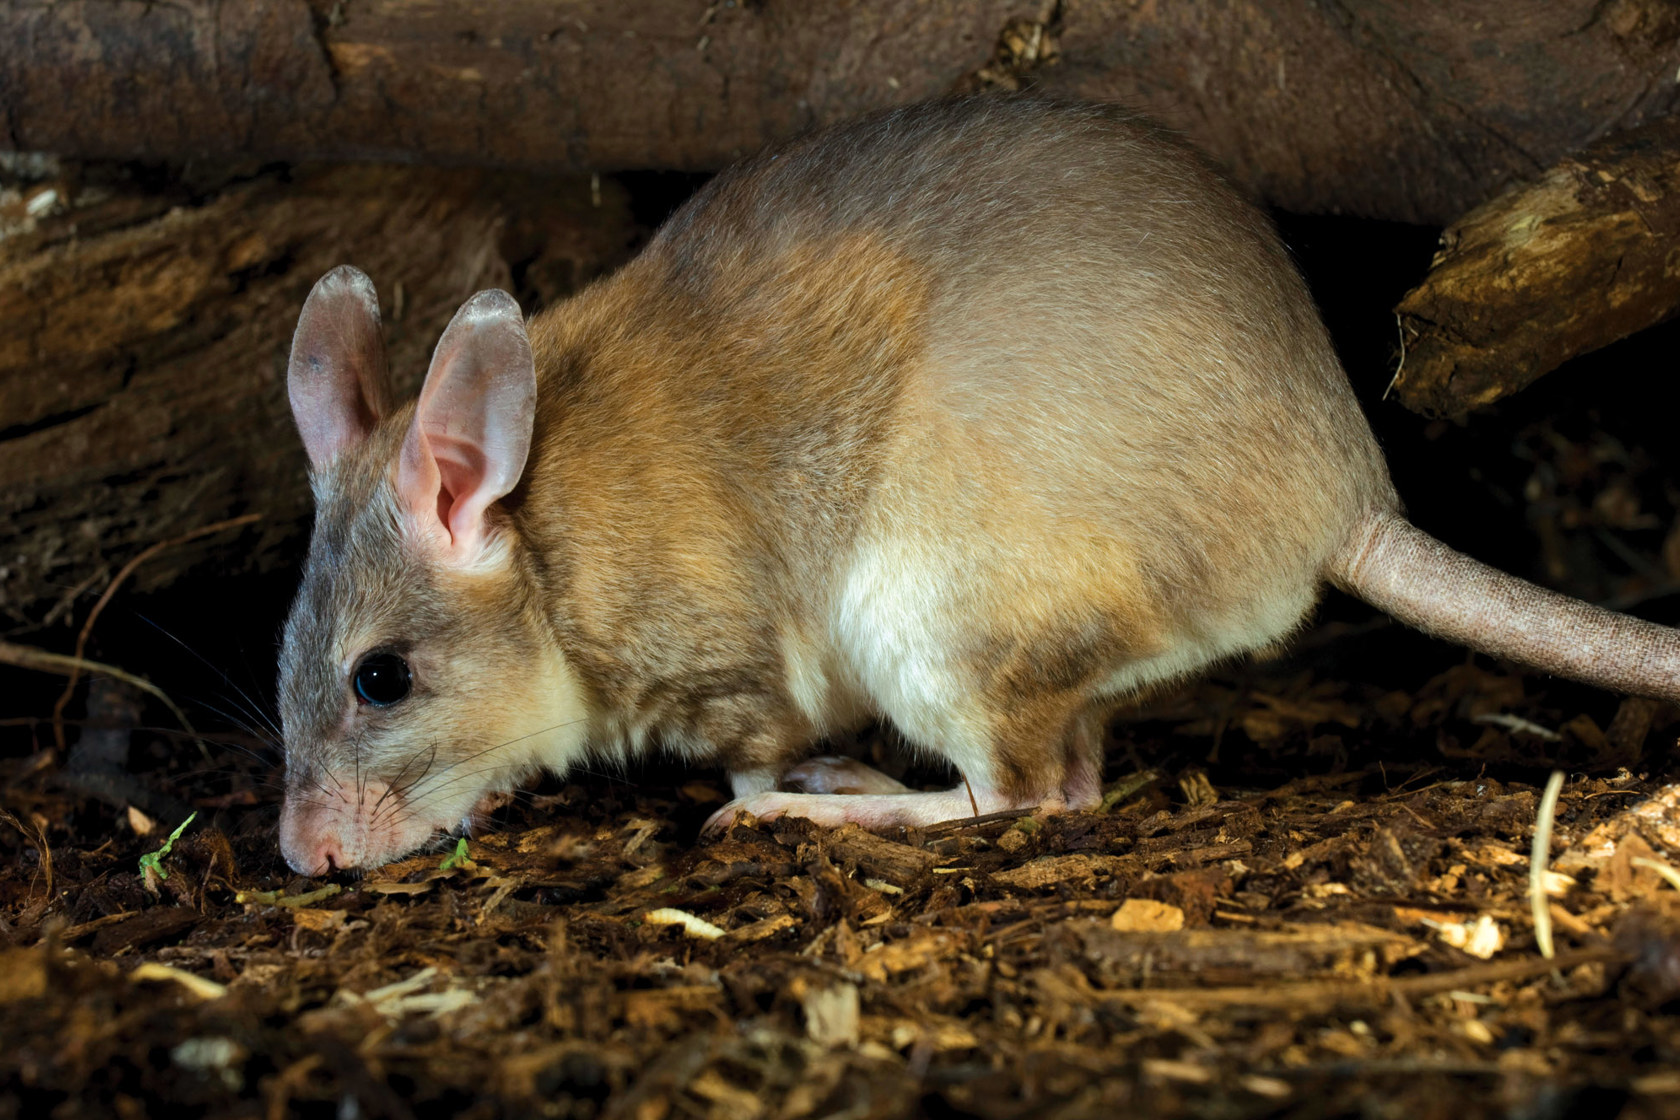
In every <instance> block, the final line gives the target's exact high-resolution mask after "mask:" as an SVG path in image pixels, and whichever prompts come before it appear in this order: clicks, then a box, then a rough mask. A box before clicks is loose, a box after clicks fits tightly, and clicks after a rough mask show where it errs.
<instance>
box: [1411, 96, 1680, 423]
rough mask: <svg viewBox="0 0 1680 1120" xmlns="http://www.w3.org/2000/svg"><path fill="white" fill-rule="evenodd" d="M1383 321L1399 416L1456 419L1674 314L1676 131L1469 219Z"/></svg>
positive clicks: (1591, 162) (1663, 126) (1632, 140)
mask: <svg viewBox="0 0 1680 1120" xmlns="http://www.w3.org/2000/svg"><path fill="white" fill-rule="evenodd" d="M1441 245H1442V247H1441V250H1440V251H1439V252H1438V253H1437V254H1436V256H1435V261H1434V264H1433V266H1432V267H1431V269H1430V271H1429V275H1428V276H1427V277H1425V278H1424V281H1423V283H1422V284H1420V285H1418V287H1416V288H1414V289H1413V290H1412V291H1410V292H1408V293H1407V295H1406V297H1405V299H1404V300H1402V301H1401V303H1400V306H1399V307H1398V308H1397V309H1396V310H1397V312H1398V314H1399V316H1400V330H1401V338H1402V341H1403V344H1404V360H1403V364H1402V366H1401V369H1400V372H1399V375H1398V377H1397V378H1396V380H1395V386H1394V387H1395V390H1396V391H1397V392H1398V393H1399V396H1400V400H1401V401H1402V402H1403V403H1404V404H1405V405H1406V407H1408V408H1410V409H1412V410H1414V411H1416V412H1423V413H1428V414H1431V415H1446V416H1459V415H1463V414H1464V413H1466V412H1469V411H1471V410H1473V409H1477V408H1481V407H1483V406H1485V405H1488V404H1491V403H1493V402H1494V401H1496V400H1499V399H1500V398H1501V397H1505V396H1508V395H1510V394H1511V393H1514V392H1516V391H1517V390H1519V389H1521V388H1523V387H1524V386H1526V385H1528V384H1529V383H1531V382H1532V381H1534V380H1535V379H1536V378H1538V377H1540V376H1541V375H1542V374H1545V373H1548V372H1550V371H1551V370H1553V369H1556V368H1557V367H1558V366H1560V365H1562V364H1563V363H1564V362H1566V361H1568V360H1569V359H1570V358H1573V357H1575V356H1576V355H1578V354H1584V353H1587V352H1589V351H1591V350H1596V349H1598V348H1599V347H1601V346H1605V345H1608V344H1609V343H1612V342H1614V341H1616V340H1617V339H1620V338H1624V337H1626V336H1628V335H1630V334H1633V333H1635V332H1636V331H1640V330H1643V329H1645V328H1646V327H1650V326H1654V325H1656V324H1658V323H1661V322H1663V321H1664V320H1666V319H1669V318H1672V317H1673V316H1674V315H1675V314H1676V313H1677V312H1680V120H1674V119H1669V120H1660V121H1657V122H1655V123H1653V124H1649V125H1646V126H1645V127H1643V128H1638V129H1634V130H1632V131H1629V132H1626V133H1621V134H1618V135H1616V136H1614V137H1611V138H1609V139H1607V140H1604V141H1602V142H1600V143H1598V144H1594V145H1593V146H1591V147H1589V148H1587V149H1586V150H1584V151H1582V152H1580V153H1578V154H1577V155H1574V156H1571V157H1569V158H1568V159H1565V160H1563V161H1562V162H1561V163H1559V164H1557V165H1556V166H1554V167H1553V168H1552V169H1551V170H1550V171H1548V172H1546V173H1545V174H1544V175H1543V176H1541V177H1540V178H1539V179H1538V180H1536V181H1534V182H1531V183H1528V184H1525V185H1523V186H1521V187H1517V188H1514V189H1512V190H1510V191H1507V192H1505V193H1504V194H1502V195H1500V196H1499V197H1497V198H1495V199H1493V200H1491V201H1489V202H1487V203H1485V204H1483V205H1482V206H1479V207H1477V208H1476V209H1475V210H1472V211H1471V212H1470V213H1469V214H1466V215H1465V216H1464V217H1463V218H1461V219H1460V220H1459V221H1458V222H1456V223H1454V224H1453V225H1452V226H1450V227H1449V228H1448V229H1447V231H1446V232H1445V233H1444V234H1443V235H1442V237H1441Z"/></svg>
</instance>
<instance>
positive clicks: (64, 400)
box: [0, 166, 632, 625]
mask: <svg viewBox="0 0 1680 1120" xmlns="http://www.w3.org/2000/svg"><path fill="white" fill-rule="evenodd" d="M599 193H600V194H601V195H602V198H601V202H602V205H601V206H600V207H596V206H595V205H594V204H593V199H592V197H591V189H590V184H589V182H588V180H581V181H565V182H536V181H529V180H524V179H514V178H510V177H508V176H505V175H503V176H496V175H493V174H491V173H487V172H481V171H472V170H455V171H448V170H444V171H437V170H416V169H410V168H399V167H380V166H340V167H332V168H324V169H320V170H304V171H300V172H298V173H297V174H296V176H295V177H294V178H292V179H291V181H286V180H284V179H283V178H282V177H281V176H279V175H277V174H263V175H259V176H257V177H256V178H252V179H247V180H245V181H242V182H236V183H232V184H230V185H225V186H223V187H221V188H219V189H216V190H214V191H211V192H210V193H209V194H208V195H202V196H193V195H191V194H187V193H185V192H180V191H175V192H172V193H171V192H161V193H160V192H158V191H156V190H151V189H145V188H142V187H138V186H132V185H130V186H124V185H121V184H118V185H116V186H115V187H113V186H110V185H82V186H81V187H80V188H78V187H76V186H75V185H74V184H73V183H70V182H68V181H65V182H57V183H49V184H43V185H39V186H36V187H35V188H33V189H32V190H31V191H29V192H28V193H27V194H21V195H20V194H19V193H18V192H16V191H13V192H11V197H9V198H8V199H7V202H8V205H5V206H0V234H4V236H0V323H4V324H5V330H4V331H3V332H0V624H5V625H17V624H21V623H26V622H38V621H40V620H41V619H42V617H43V616H44V615H45V614H47V613H49V612H50V611H51V609H52V607H53V606H54V604H55V603H58V602H63V601H67V600H68V598H71V597H73V596H74V595H75V593H76V590H77V589H78V588H80V589H83V590H86V589H89V588H92V589H97V588H98V587H99V586H100V585H101V578H102V577H108V576H109V573H110V570H111V568H112V567H114V566H115V565H118V564H120V563H121V562H122V561H123V560H125V559H126V558H127V557H129V556H132V555H134V554H135V553H136V552H138V551H139V550H140V549H141V548H143V547H145V546H147V545H150V544H153V543H156V542H158V541H162V540H167V539H169V538H172V537H174V536H177V535H179V534H182V533H184V532H187V531H189V530H192V529H194V528H196V527H198V526H201V525H205V524H209V523H212V522H216V521H220V520H222V519H225V518H227V517H230V516H234V515H237V514H242V513H246V512H253V511H255V512H261V513H263V514H264V515H265V516H264V517H263V519H262V520H261V521H260V522H258V523H257V524H256V525H255V526H253V527H252V528H250V529H248V530H246V531H245V533H244V536H243V538H242V539H241V541H240V542H239V543H238V544H237V545H236V546H231V547H230V545H229V543H228V541H227V539H226V538H225V537H222V538H210V539H205V540H201V541H198V542H195V543H194V544H193V545H191V546H188V547H184V548H180V549H175V550H171V551H168V552H165V553H163V554H162V555H160V556H158V557H157V558H155V559H153V560H151V561H148V563H147V565H146V566H145V568H144V569H142V571H141V572H140V573H139V577H138V578H139V579H140V581H141V586H146V585H147V584H151V585H160V584H162V583H166V582H168V581H170V580H172V579H174V578H176V577H178V576H180V575H181V574H182V573H183V572H185V571H187V570H188V569H190V568H191V567H192V566H193V565H194V564H197V563H200V562H202V561H203V560H204V559H205V557H206V556H211V555H213V556H215V557H216V562H217V563H219V564H229V563H232V564H234V565H235V566H241V567H254V568H261V567H263V566H266V565H270V564H273V563H275V562H277V561H278V560H279V559H281V558H285V557H288V556H290V555H293V554H295V551H293V552H288V551H287V549H286V547H285V546H286V545H288V544H290V543H293V542H295V540H296V537H297V535H298V533H299V532H300V531H301V529H302V528H303V526H304V523H305V522H306V519H307V517H308V513H309V493H308V487H307V484H306V479H305V466H304V459H303V453H302V448H301V445H300V444H299V442H298V438H297V433H296V432H295V430H293V428H292V422H291V417H290V412H289V410H288V406H287V403H286V389H285V371H286V357H287V353H288V349H289V346H290V341H291V334H292V330H293V328H294V326H295V325H296V323H297V315H298V309H299V307H300V306H301V305H302V301H303V297H304V296H305V295H306V294H307V293H308V291H309V288H310V286H311V285H312V284H313V283H314V282H315V280H316V279H317V278H319V276H320V275H321V274H322V273H323V272H325V271H326V270H327V269H329V268H331V267H332V266H334V265H336V264H339V263H341V262H351V263H354V264H356V265H358V266H360V267H361V268H362V269H364V270H365V271H366V272H368V273H369V275H371V276H372V277H373V278H374V280H375V282H376V283H377V284H378V285H379V289H380V297H381V300H382V303H383V312H384V318H385V330H386V338H387V342H388V344H389V346H390V348H391V355H392V363H391V364H392V370H393V372H394V373H395V374H396V376H397V379H398V382H399V389H400V390H402V391H404V392H409V391H412V390H413V389H414V388H415V387H416V386H417V385H418V382H419V379H420V377H421V376H422V375H423V374H424V372H425V368H426V362H427V360H428V359H429V356H430V352H431V347H432V345H433V343H434V342H435V341H436V340H437V336H438V334H439V332H440V331H441V330H442V328H443V326H444V324H445V323H446V322H447V321H448V319H449V317H450V316H451V315H452V314H454V311H455V309H456V307H457V306H458V305H459V303H460V302H461V301H462V300H463V299H464V298H465V297H467V296H468V295H470V294H471V293H472V292H474V291H476V290H478V289H480V288H486V287H509V286H519V287H522V288H523V289H524V291H525V294H526V295H527V296H530V295H532V294H535V295H537V296H539V297H540V296H547V297H548V298H553V297H554V296H557V295H559V294H561V293H562V292H563V291H564V290H566V289H567V288H569V287H570V286H571V285H572V284H574V283H575V282H576V281H578V280H580V279H584V278H587V277H588V276H589V275H591V274H593V273H595V272H598V271H601V270H602V269H603V268H604V267H606V265H607V264H609V263H613V262H615V261H616V260H618V259H619V258H621V257H622V255H623V254H624V253H625V251H626V250H627V248H628V244H629V241H630V237H631V230H632V226H631V223H630V219H629V217H628V215H627V213H626V212H625V208H624V205H623V202H622V199H621V197H620V196H619V195H618V194H617V193H616V192H615V191H614V190H613V189H612V188H611V185H610V184H608V185H607V188H606V189H605V190H604V191H599ZM77 196H79V197H80V198H81V200H82V201H81V203H79V204H76V205H73V206H71V207H70V209H69V210H68V212H66V213H63V214H60V215H58V216H56V217H55V216H51V215H50V214H49V211H50V210H52V209H54V208H56V207H62V206H63V204H64V203H63V199H64V198H65V197H71V198H74V197H77ZM0 197H4V196H0ZM31 210H35V211H39V212H40V213H41V214H42V215H43V217H42V218H41V220H39V221H36V220H33V219H29V220H23V219H28V215H29V212H30V211H31Z"/></svg>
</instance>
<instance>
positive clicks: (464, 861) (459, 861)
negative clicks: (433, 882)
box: [438, 836, 472, 871]
mask: <svg viewBox="0 0 1680 1120" xmlns="http://www.w3.org/2000/svg"><path fill="white" fill-rule="evenodd" d="M471 862H472V860H470V859H468V858H467V838H466V837H465V836H463V837H461V838H460V839H459V840H457V841H455V850H454V851H453V852H451V853H450V854H449V855H446V856H444V857H443V862H442V863H440V864H438V870H439V871H453V870H455V869H456V868H457V867H465V866H467V865H468V864H469V863H471Z"/></svg>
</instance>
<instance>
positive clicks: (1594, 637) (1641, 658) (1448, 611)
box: [1326, 511, 1680, 700]
mask: <svg viewBox="0 0 1680 1120" xmlns="http://www.w3.org/2000/svg"><path fill="white" fill-rule="evenodd" d="M1326 574H1327V575H1328V576H1329V578H1330V580H1331V581H1332V582H1333V583H1335V584H1336V585H1337V586H1338V587H1340V588H1342V589H1343V590H1344V591H1348V592H1350V593H1352V594H1354V595H1357V596H1358V597H1359V598H1361V599H1363V600H1365V602H1367V603H1370V604H1371V605H1372V606H1374V607H1377V608H1379V609H1381V610H1383V611H1386V612H1388V613H1389V614H1391V615H1393V616H1394V617H1395V618H1397V619H1399V620H1400V621H1401V622H1404V623H1406V624H1407V625H1409V626H1415V627H1417V628H1418V629H1419V630H1422V631H1424V632H1425V633H1428V634H1433V635H1435V636H1436V637H1440V638H1445V639H1447V640H1449V641H1453V642H1458V643H1459V644H1461V645H1466V646H1469V647H1470V648H1472V649H1476V650H1480V651H1481V652H1483V653H1489V654H1492V655H1494V656H1496V657H1504V658H1509V659H1510V660H1512V661H1519V662H1521V663H1523V664H1525V665H1530V666H1532V667H1534V668H1536V669H1540V670H1543V671H1544V672H1547V673H1554V674H1556V675H1557V676H1560V677H1569V678H1570V679H1572V680H1577V681H1581V682H1583V683H1585V684H1591V685H1596V686H1598V687H1601V688H1605V689H1609V690H1611V691H1613V692H1622V693H1628V694H1632V695H1635V696H1651V697H1656V698H1658V699H1663V700H1680V630H1675V629H1671V628H1669V627H1667V626H1658V625H1657V624H1656V623H1654V622H1646V621H1644V620H1643V619H1638V618H1633V617H1631V616H1629V615H1625V614H1617V613H1616V612H1615V611H1607V610H1605V609H1603V608H1602V607H1595V606H1593V605H1592V604H1590V603H1583V602H1582V601H1581V600H1579V599H1571V598H1570V597H1569V596H1567V595H1559V594H1558V593H1557V592H1555V591H1548V590H1546V589H1545V588H1543V587H1536V586H1535V585H1534V584H1532V583H1529V582H1528V581H1526V580H1521V579H1518V578H1517V577H1516V576H1513V575H1508V574H1506V573H1505V572H1502V571H1499V570H1498V569H1497V568H1490V567H1488V566H1487V565H1486V564H1483V563H1481V562H1480V561H1477V560H1472V559H1471V558H1470V557H1468V556H1465V555H1464V554H1463V553H1461V552H1454V551H1453V550H1452V549H1450V548H1448V547H1447V546H1446V545H1444V544H1442V543H1441V542H1440V541H1438V540H1436V539H1435V538H1434V537H1432V536H1430V535H1429V534H1428V533H1425V532H1424V531H1423V530H1421V529H1419V528H1417V527H1416V526H1415V525H1412V524H1411V523H1410V522H1408V521H1407V520H1406V519H1405V518H1403V517H1401V516H1400V515H1399V514H1397V513H1393V512H1389V511H1378V512H1374V513H1371V514H1368V515H1367V516H1366V517H1365V519H1364V520H1363V521H1361V522H1360V523H1359V524H1358V525H1357V526H1356V527H1355V528H1354V530H1353V532H1352V533H1350V534H1349V535H1348V540H1347V542H1346V543H1345V544H1344V545H1343V546H1342V549H1341V551H1340V552H1339V553H1338V554H1337V555H1336V556H1335V557H1334V558H1333V559H1332V560H1331V562H1330V565H1329V568H1328V570H1327V572H1326Z"/></svg>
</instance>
